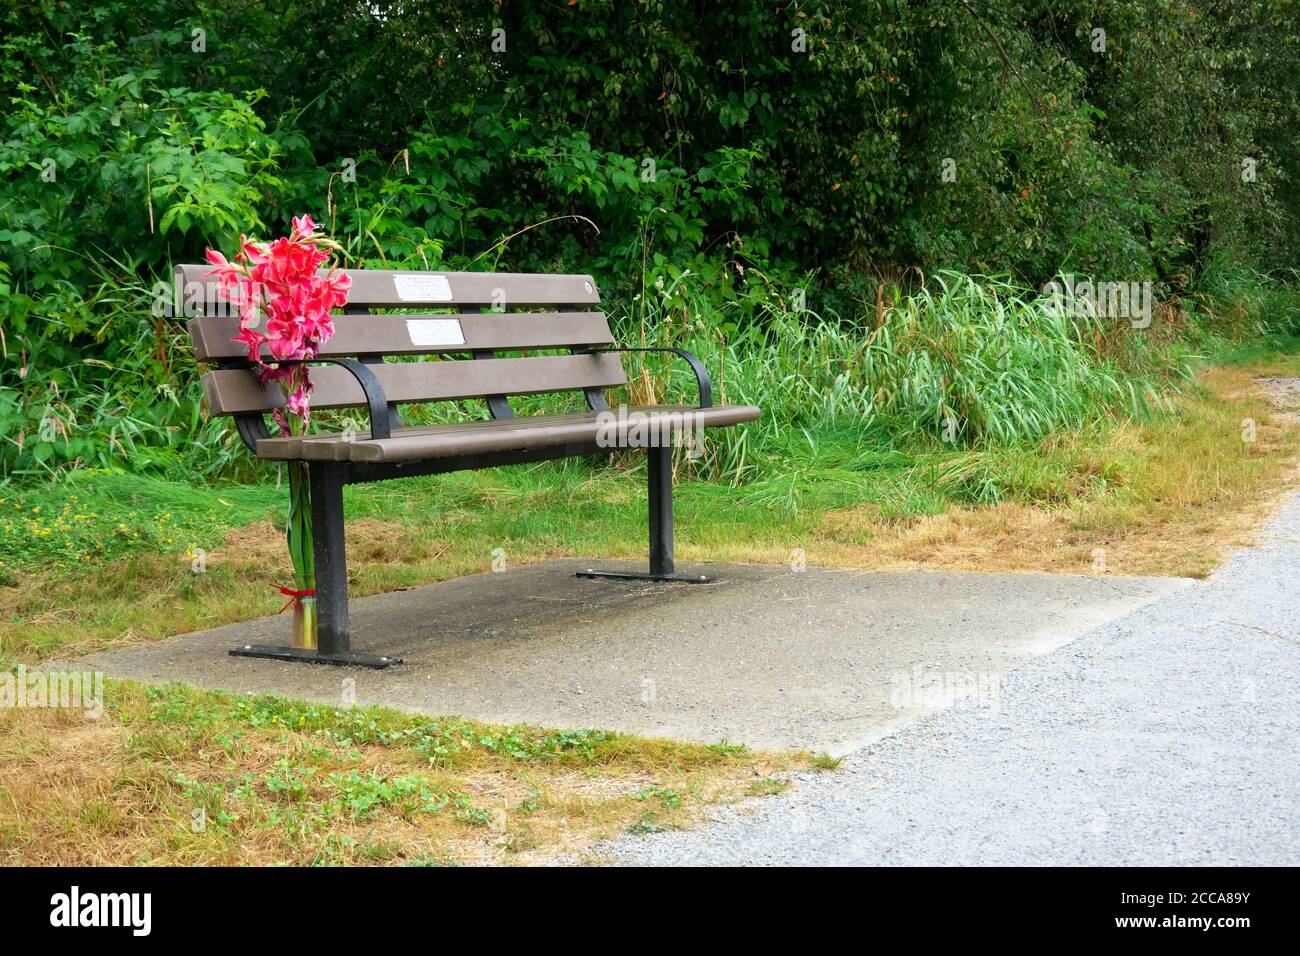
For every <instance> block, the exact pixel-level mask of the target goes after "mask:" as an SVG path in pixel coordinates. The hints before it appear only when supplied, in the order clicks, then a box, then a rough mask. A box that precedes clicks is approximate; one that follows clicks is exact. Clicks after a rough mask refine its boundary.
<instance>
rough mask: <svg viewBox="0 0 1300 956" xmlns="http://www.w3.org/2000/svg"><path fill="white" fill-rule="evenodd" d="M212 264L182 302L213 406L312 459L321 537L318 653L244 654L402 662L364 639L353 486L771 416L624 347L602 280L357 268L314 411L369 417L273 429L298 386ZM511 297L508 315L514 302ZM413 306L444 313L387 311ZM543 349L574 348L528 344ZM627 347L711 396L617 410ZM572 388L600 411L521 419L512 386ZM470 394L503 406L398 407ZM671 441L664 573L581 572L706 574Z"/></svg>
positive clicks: (653, 513) (653, 467) (655, 493)
mask: <svg viewBox="0 0 1300 956" xmlns="http://www.w3.org/2000/svg"><path fill="white" fill-rule="evenodd" d="M210 269H211V267H210V266H208V265H183V266H178V267H177V268H176V272H175V278H176V282H177V285H178V290H177V291H178V296H179V302H180V303H181V305H182V308H183V309H184V311H185V314H186V315H189V316H193V317H192V318H191V319H190V320H189V324H188V329H189V334H190V339H191V341H192V343H193V346H194V352H195V357H196V358H197V360H198V361H199V362H202V363H205V364H209V365H212V366H215V368H214V369H213V370H211V371H208V372H207V373H206V374H204V376H203V392H204V396H205V398H206V402H207V406H208V409H209V411H210V413H211V414H214V415H229V416H232V417H233V418H234V421H235V425H236V428H237V429H238V432H239V435H240V437H241V438H242V439H243V441H244V443H245V444H246V445H247V446H248V448H249V450H250V451H252V452H253V454H254V455H256V456H257V457H258V458H261V459H265V460H268V461H305V462H307V463H308V472H309V476H310V477H309V482H310V488H311V511H312V525H313V530H314V535H315V537H314V554H315V565H316V606H317V648H316V649H315V650H314V651H313V650H308V649H303V648H293V647H280V646H270V645H246V646H244V647H241V648H237V649H235V650H234V651H232V652H231V653H232V654H236V655H242V656H250V657H269V658H276V659H285V660H307V661H312V662H316V663H333V664H357V665H362V666H369V667H384V666H387V665H388V664H391V663H397V662H398V661H397V659H396V658H393V657H383V656H379V655H375V654H370V653H365V652H361V651H354V650H352V647H351V640H350V635H349V629H348V596H347V585H348V578H347V563H346V557H345V553H344V538H343V522H344V515H343V486H344V485H347V484H354V483H358V482H367V481H385V480H387V479H390V478H405V477H411V476H416V475H433V474H442V473H446V472H452V471H463V470H469V469H477V468H491V467H495V466H498V465H512V464H519V463H523V462H536V461H546V460H552V459H557V458H566V457H571V456H578V455H600V454H609V453H611V452H613V451H616V450H618V449H619V448H620V447H628V446H629V443H633V444H635V443H636V441H637V436H642V437H644V436H645V435H652V436H660V437H662V436H665V435H669V434H676V433H677V432H680V431H681V430H683V429H693V430H697V429H700V428H703V427H714V426H730V425H736V424H739V423H742V422H747V421H752V420H754V419H756V418H758V416H759V410H758V409H757V408H754V407H752V406H719V405H714V404H713V396H712V386H711V384H710V380H709V376H708V372H707V371H706V370H705V368H704V366H703V364H702V363H701V362H700V361H699V359H697V358H696V357H695V356H693V355H691V354H690V353H689V352H686V351H683V350H681V349H671V348H665V349H640V348H637V349H621V348H618V347H616V346H615V345H614V340H613V336H612V335H611V334H610V329H609V324H608V322H607V321H606V318H605V315H604V314H603V313H602V312H600V311H598V306H599V303H600V295H599V293H598V291H597V289H596V284H595V282H594V280H593V279H592V278H591V276H586V275H545V274H521V273H491V272H487V273H480V272H446V273H435V272H414V271H388V270H378V269H357V270H350V272H349V274H350V275H351V277H352V289H351V295H350V299H349V303H348V306H347V308H346V309H345V310H344V312H345V314H343V315H340V316H336V317H335V323H334V324H335V334H334V336H333V338H331V339H330V340H329V341H328V342H326V343H325V345H324V346H323V347H322V349H321V354H320V357H319V359H318V360H316V361H317V362H318V363H319V365H318V366H316V367H313V369H312V381H313V383H314V386H315V388H314V391H313V393H312V408H313V409H327V408H352V407H358V408H365V409H366V410H367V416H368V427H365V426H362V425H361V424H358V425H357V427H356V428H355V429H353V428H345V429H343V430H341V431H337V432H324V433H320V434H315V433H313V434H310V435H307V436H304V437H298V438H282V437H273V436H272V435H271V434H270V432H269V430H268V428H267V425H266V420H265V416H266V415H267V414H268V413H270V412H272V411H274V410H275V409H277V408H280V407H283V405H284V403H285V400H284V393H283V392H282V391H281V389H280V386H279V385H278V384H275V383H272V384H271V385H269V386H268V387H267V388H266V389H263V388H262V386H261V384H260V383H259V379H258V376H257V374H256V372H255V371H253V366H252V365H251V363H250V362H249V361H248V356H247V352H246V350H245V348H244V346H242V345H241V344H239V343H236V342H233V341H231V340H232V339H233V338H234V336H235V335H236V333H237V332H238V330H239V320H238V317H237V316H236V315H233V314H231V309H230V306H229V303H227V302H225V301H224V300H222V299H221V298H220V297H219V296H218V294H217V287H216V283H215V280H213V279H206V278H204V275H205V273H207V272H208V271H209V270H210ZM507 305H508V308H509V311H499V310H500V309H501V308H503V307H505V306H507ZM412 309H416V310H432V311H431V312H428V313H424V314H409V312H407V313H394V312H391V311H390V312H388V313H387V314H382V313H380V312H378V311H377V310H412ZM490 309H491V310H492V311H489V310H490ZM524 310H533V311H524ZM537 310H546V311H537ZM539 350H540V351H547V352H560V353H561V354H547V355H531V354H529V353H530V352H535V351H539ZM621 352H667V353H672V354H674V355H676V356H678V357H679V358H681V359H683V360H684V361H686V362H687V363H689V365H690V367H691V369H692V370H693V371H694V373H695V376H696V380H697V383H698V386H699V400H698V403H697V404H696V405H654V406H640V407H633V408H630V409H622V408H620V409H619V411H618V412H617V413H615V412H614V411H613V410H611V409H610V408H609V405H608V403H607V400H606V397H605V390H606V389H609V388H615V387H617V386H620V385H624V384H626V383H627V381H628V377H627V372H626V371H625V369H624V366H623V362H622V360H621V359H620V357H619V354H618V353H621ZM503 353H507V354H505V355H504V356H503ZM410 358H417V359H418V360H416V361H411V360H409V359H410ZM388 359H394V360H393V361H389V360H388ZM570 391H571V392H575V393H576V392H581V393H582V396H583V399H584V401H585V405H586V411H582V412H576V413H571V414H547V415H533V416H527V417H515V414H514V410H513V409H512V408H511V405H510V396H511V395H520V396H522V395H533V394H541V393H551V392H570ZM467 399H468V400H481V401H483V402H484V403H485V405H486V414H487V415H488V416H489V417H488V418H486V419H483V420H475V421H466V422H457V423H455V424H445V425H432V426H421V427H408V426H406V425H404V423H403V421H402V417H401V414H400V412H399V408H398V406H400V405H403V404H407V403H416V402H420V403H424V402H440V401H463V400H467ZM611 439H612V440H611ZM667 444H668V443H667V442H664V441H656V442H654V443H652V444H650V447H649V448H648V459H649V460H648V471H649V530H650V566H649V570H648V571H647V572H645V573H639V572H627V571H621V572H620V571H600V570H594V569H593V570H590V571H585V572H581V574H580V576H582V577H591V578H631V579H645V580H651V581H665V582H666V581H683V582H701V581H706V580H707V578H704V577H700V576H697V575H687V574H681V573H679V572H677V570H676V569H675V567H674V565H673V512H672V449H671V447H667Z"/></svg>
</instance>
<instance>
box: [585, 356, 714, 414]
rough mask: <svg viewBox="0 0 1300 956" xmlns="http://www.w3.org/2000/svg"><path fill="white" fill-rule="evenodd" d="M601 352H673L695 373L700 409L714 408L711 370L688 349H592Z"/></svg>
mask: <svg viewBox="0 0 1300 956" xmlns="http://www.w3.org/2000/svg"><path fill="white" fill-rule="evenodd" d="M600 352H671V353H672V354H673V355H676V356H678V357H680V358H684V359H685V360H686V364H688V365H689V366H690V367H691V371H692V372H694V373H695V382H696V384H697V385H699V387H700V403H699V407H700V408H711V407H712V406H713V382H712V380H711V379H710V378H709V370H708V369H706V368H705V367H704V363H703V362H701V361H700V360H699V358H698V357H697V356H695V355H693V354H692V353H690V352H688V351H686V349H670V348H619V347H617V346H614V347H611V348H604V349H592V353H593V354H597V353H600Z"/></svg>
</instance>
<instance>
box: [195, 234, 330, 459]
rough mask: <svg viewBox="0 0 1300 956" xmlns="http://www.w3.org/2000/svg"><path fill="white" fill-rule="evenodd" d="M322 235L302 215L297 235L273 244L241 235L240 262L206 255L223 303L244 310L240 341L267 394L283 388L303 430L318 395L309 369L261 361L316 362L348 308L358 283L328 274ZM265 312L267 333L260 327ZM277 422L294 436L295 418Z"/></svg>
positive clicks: (279, 417)
mask: <svg viewBox="0 0 1300 956" xmlns="http://www.w3.org/2000/svg"><path fill="white" fill-rule="evenodd" d="M319 235H320V233H319V231H318V227H317V225H316V223H315V222H314V221H313V220H312V218H311V216H295V217H293V228H292V230H291V232H290V234H289V235H288V236H284V237H282V238H279V239H276V240H274V241H273V242H269V243H266V242H259V241H257V240H255V239H249V238H248V237H247V236H240V237H239V253H238V255H236V256H235V258H234V261H233V262H232V261H230V260H228V259H226V257H225V256H224V255H222V254H221V253H220V252H219V251H217V250H214V249H209V250H208V252H207V256H208V261H209V262H210V263H212V265H213V266H214V268H213V270H212V271H211V272H210V273H208V275H211V276H216V278H217V287H218V290H219V292H220V294H221V295H222V297H223V298H225V299H227V300H228V301H230V302H231V303H232V304H235V305H238V306H239V309H240V330H239V335H238V336H236V337H235V338H234V339H233V341H235V342H238V343H240V344H241V345H243V346H244V347H245V348H247V349H248V357H249V360H250V361H252V362H254V363H256V364H257V366H258V370H259V375H260V378H261V381H262V385H263V387H265V386H266V385H267V384H269V383H271V382H282V383H283V384H284V387H285V391H286V393H288V399H287V406H286V408H287V411H288V414H289V415H290V416H292V417H293V418H294V419H295V420H297V421H298V422H300V423H301V424H304V425H305V424H306V422H307V419H308V417H309V415H310V408H309V405H310V403H309V398H310V395H311V389H312V386H311V380H310V379H309V377H308V373H307V366H305V365H299V364H293V365H276V366H269V365H267V364H265V363H264V362H263V360H262V348H263V346H265V347H266V349H267V350H268V351H270V353H271V358H272V360H273V361H276V362H287V361H290V360H295V361H296V360H302V359H312V358H315V357H316V356H317V355H318V354H320V347H321V345H323V344H324V343H325V342H327V341H329V339H330V338H331V337H332V336H333V335H334V321H333V320H332V319H331V318H330V312H331V311H333V310H334V309H337V308H340V307H342V306H344V305H346V304H347V301H348V294H349V292H350V290H351V288H352V280H351V277H349V276H348V275H347V273H345V272H340V271H338V270H334V269H330V270H329V271H327V272H325V273H323V274H322V271H321V270H322V268H324V267H325V263H326V261H327V260H328V259H329V257H330V253H329V250H328V249H323V248H321V247H320V246H318V245H317V244H316V243H314V242H312V241H311V240H312V238H313V237H317V236H319ZM263 313H264V314H265V315H266V318H267V322H266V326H265V331H264V332H263V331H258V329H257V328H256V326H257V325H258V322H259V319H260V318H261V315H262V314H263ZM276 422H277V424H279V425H280V426H281V430H282V431H284V432H285V433H286V434H288V433H289V425H290V422H289V419H287V418H285V416H284V415H283V414H277V415H276Z"/></svg>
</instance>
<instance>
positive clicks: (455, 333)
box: [406, 280, 465, 345]
mask: <svg viewBox="0 0 1300 956" xmlns="http://www.w3.org/2000/svg"><path fill="white" fill-rule="evenodd" d="M444 281H445V280H444ZM406 331H407V332H408V333H409V334H410V336H411V344H412V345H464V344H465V333H464V332H463V331H461V328H460V319H407V320H406Z"/></svg>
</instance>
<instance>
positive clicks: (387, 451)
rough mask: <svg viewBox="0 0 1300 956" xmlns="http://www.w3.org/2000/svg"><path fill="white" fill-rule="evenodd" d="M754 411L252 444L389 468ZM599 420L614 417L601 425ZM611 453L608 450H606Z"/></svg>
mask: <svg viewBox="0 0 1300 956" xmlns="http://www.w3.org/2000/svg"><path fill="white" fill-rule="evenodd" d="M759 414H760V413H759V410H758V409H757V408H755V407H753V406H750V405H714V406H710V407H709V408H695V407H694V406H690V405H646V406H634V407H631V408H628V409H627V410H626V415H625V416H619V415H618V413H617V412H608V413H601V412H576V413H572V414H567V415H545V416H539V417H537V418H531V419H530V418H516V419H507V420H497V421H477V422H461V423H457V424H454V425H427V426H421V427H416V428H402V429H398V430H396V431H394V432H393V435H392V437H391V438H384V439H378V440H373V439H370V438H369V437H368V436H367V435H365V434H364V433H362V434H360V435H357V436H354V437H353V438H352V439H351V440H348V439H345V438H344V436H343V435H341V434H331V435H317V436H309V437H305V438H264V439H262V440H261V441H259V442H258V443H257V454H258V457H259V458H271V459H298V458H302V459H306V460H308V461H352V462H392V461H414V460H419V459H425V458H451V457H455V456H457V455H470V454H481V453H486V452H497V451H515V450H521V449H528V448H542V447H547V446H551V445H563V444H567V443H571V442H592V441H596V440H597V439H598V438H599V437H600V435H601V433H602V430H604V433H605V434H606V435H607V436H608V435H610V431H609V430H608V428H607V426H604V422H606V421H614V422H616V423H617V426H618V427H617V428H616V429H614V433H615V434H620V435H624V436H625V435H626V433H627V431H628V430H629V429H633V428H637V427H642V426H644V425H647V424H653V425H655V426H656V427H661V428H665V429H667V430H668V431H669V432H676V431H682V430H690V429H692V428H694V427H695V423H696V422H697V421H698V422H699V424H700V426H701V427H705V428H715V427H727V426H731V425H738V424H741V423H743V422H749V421H754V420H755V419H757V418H758V417H759ZM603 415H613V416H615V417H614V418H612V419H605V418H603V417H602V416H603ZM611 450H612V449H611Z"/></svg>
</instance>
